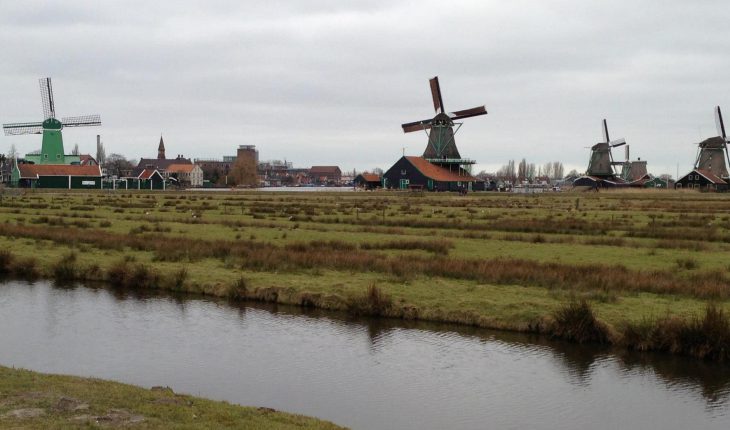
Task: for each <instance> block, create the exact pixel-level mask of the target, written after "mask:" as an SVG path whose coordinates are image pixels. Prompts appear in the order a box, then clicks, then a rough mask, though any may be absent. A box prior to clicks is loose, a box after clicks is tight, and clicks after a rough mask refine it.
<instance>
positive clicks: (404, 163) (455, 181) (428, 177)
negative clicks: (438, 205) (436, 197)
mask: <svg viewBox="0 0 730 430" xmlns="http://www.w3.org/2000/svg"><path fill="white" fill-rule="evenodd" d="M383 178H384V180H383V182H384V184H385V187H386V188H391V189H400V190H404V189H409V188H420V189H425V190H429V191H465V190H470V191H484V187H485V185H484V181H482V180H480V179H479V178H476V177H474V176H472V175H471V174H470V173H469V172H467V171H466V170H464V169H462V168H460V167H459V168H456V169H454V170H449V169H447V168H445V167H441V166H437V165H435V164H432V163H431V162H429V161H428V160H426V159H425V158H423V157H410V156H403V157H401V158H400V160H398V161H397V162H396V163H395V164H394V165H393V166H392V167H391V168H390V169H388V171H387V172H385V173H384V174H383Z"/></svg>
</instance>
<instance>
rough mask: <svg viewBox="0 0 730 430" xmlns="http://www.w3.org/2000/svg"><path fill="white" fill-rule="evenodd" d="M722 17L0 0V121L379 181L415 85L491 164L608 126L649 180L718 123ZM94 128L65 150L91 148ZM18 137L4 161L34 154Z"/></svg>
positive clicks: (411, 145)
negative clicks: (63, 117)
mask: <svg viewBox="0 0 730 430" xmlns="http://www.w3.org/2000/svg"><path fill="white" fill-rule="evenodd" d="M728 18H730V9H728V8H727V7H726V6H724V3H723V2H721V1H699V2H692V3H687V2H679V1H661V2H659V1H642V2H629V1H611V2H609V1H597V2H580V1H567V0H566V1H550V2H544V1H525V0H518V1H512V2H502V1H457V2H452V3H450V6H449V7H447V8H445V7H443V2H436V1H424V2H421V1H419V2H415V1H378V2H370V1H352V2H343V1H307V2H300V1H270V2H248V1H246V2H227V1H217V2H204V1H181V2H142V1H139V2H79V1H65V2H31V3H28V2H22V3H21V2H0V42H2V45H3V46H4V48H5V51H6V53H5V58H6V61H4V62H1V63H0V95H2V97H3V102H2V103H0V120H2V121H3V122H10V121H16V120H32V119H33V118H34V117H35V116H38V115H39V112H40V106H39V105H40V101H39V99H38V94H37V92H38V91H37V84H36V79H37V78H38V77H41V76H46V75H50V76H52V77H53V78H54V88H55V90H56V93H57V103H58V106H59V111H60V112H62V113H63V114H69V115H75V114H83V113H92V112H98V113H101V114H102V118H103V121H104V126H103V127H102V128H100V129H99V130H98V131H99V132H101V133H102V135H103V137H104V140H105V143H106V145H107V148H108V150H107V152H123V153H126V154H127V155H129V156H138V157H139V156H150V155H154V150H155V149H156V141H157V139H158V136H159V133H160V132H163V133H164V135H165V137H166V142H167V144H168V147H169V148H170V151H171V152H172V153H185V154H186V155H190V156H206V157H208V156H221V155H223V154H230V153H232V152H233V151H234V149H235V146H236V145H238V144H242V143H246V144H255V145H257V146H258V147H259V150H260V153H261V157H262V158H284V157H286V158H287V159H289V160H292V161H294V162H295V163H296V164H298V165H303V166H306V165H311V164H318V163H338V164H340V165H341V166H342V167H343V168H348V169H349V168H353V167H357V168H358V169H363V168H369V167H374V166H376V165H377V166H381V167H387V166H389V165H390V163H392V162H393V161H394V160H395V158H397V157H398V156H399V155H400V153H401V151H402V148H403V147H406V151H407V152H408V153H412V154H418V153H420V152H421V151H422V150H423V147H424V145H425V141H424V140H425V139H424V136H423V135H422V134H418V133H414V134H408V135H404V134H403V133H402V132H401V131H400V128H399V124H400V123H401V122H405V121H412V120H416V119H421V118H425V117H427V116H429V115H430V114H431V113H432V112H431V108H430V94H429V90H428V83H427V79H428V78H430V77H432V76H433V75H436V74H438V75H440V77H441V81H442V88H443V92H444V99H445V102H446V107H447V108H448V109H452V110H453V109H459V108H467V107H471V106H475V105H479V104H486V105H487V108H488V109H489V111H490V115H488V116H486V117H481V118H474V119H470V120H467V121H466V124H465V125H464V127H463V129H462V130H461V131H460V132H459V135H458V136H457V142H458V145H459V147H460V149H461V151H462V153H463V154H464V155H465V156H469V157H471V158H475V159H477V160H478V161H479V162H480V163H482V164H481V165H480V167H484V168H488V169H494V168H496V167H498V165H499V164H502V163H504V162H505V161H506V160H508V159H510V158H520V157H523V156H524V157H527V158H528V159H529V160H530V161H534V162H538V163H542V162H545V161H549V160H553V159H560V160H562V161H564V162H565V163H566V164H568V165H571V166H575V167H577V168H579V169H580V168H584V167H585V166H584V165H585V161H586V159H587V155H588V154H587V152H586V150H585V149H583V147H585V146H589V145H591V144H592V143H594V142H595V141H596V140H597V139H599V137H600V131H599V127H598V125H599V121H600V120H601V118H604V117H606V118H608V120H609V124H610V125H611V127H612V131H613V133H614V134H615V135H621V136H624V137H626V138H627V140H628V141H629V143H630V144H631V145H632V153H633V154H635V155H637V156H641V157H642V158H645V159H648V160H649V166H650V171H653V172H655V173H664V172H665V171H670V172H671V173H674V171H675V169H676V165H677V164H678V163H679V164H680V165H681V168H680V170H686V169H688V168H689V167H690V164H691V163H692V161H693V157H694V151H695V147H693V146H692V143H694V142H697V141H698V140H700V138H701V137H707V136H710V135H713V134H714V123H713V119H712V107H713V106H714V105H715V104H721V105H722V104H726V105H727V106H728V109H727V110H728V111H729V112H730V92H729V91H728V81H727V75H728V73H727V70H728V69H729V67H728V66H730V59H728V57H727V56H726V53H727V52H730V50H729V49H728V48H730V37H728V36H730V30H728V29H727V28H726V27H727V26H726V23H727V22H728ZM96 132H97V130H93V129H85V130H82V129H78V130H73V131H71V130H69V132H68V133H66V134H65V136H64V137H65V139H66V141H67V142H68V143H70V144H72V143H74V142H78V143H79V144H80V146H82V149H84V148H85V149H86V150H87V151H92V150H93V141H94V135H95V134H96ZM33 139H34V137H32V136H23V137H14V138H10V137H4V142H5V146H6V147H9V146H10V144H11V143H15V144H16V145H17V146H18V147H19V148H20V149H21V150H30V149H34V148H35V147H37V146H39V144H40V143H39V142H36V141H34V140H33Z"/></svg>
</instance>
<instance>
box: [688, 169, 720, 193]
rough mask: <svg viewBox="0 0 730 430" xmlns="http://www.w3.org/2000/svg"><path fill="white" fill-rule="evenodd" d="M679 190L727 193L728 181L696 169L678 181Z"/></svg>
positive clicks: (706, 171)
mask: <svg viewBox="0 0 730 430" xmlns="http://www.w3.org/2000/svg"><path fill="white" fill-rule="evenodd" d="M674 187H675V188H677V189H682V188H689V189H694V190H702V191H727V190H728V188H730V186H729V185H728V183H727V181H725V180H724V179H722V178H720V177H719V176H716V175H715V174H714V173H711V172H710V171H709V170H705V169H695V170H693V171H691V172H689V173H687V174H686V175H684V176H682V177H681V178H679V179H678V180H677V183H676V184H675V185H674Z"/></svg>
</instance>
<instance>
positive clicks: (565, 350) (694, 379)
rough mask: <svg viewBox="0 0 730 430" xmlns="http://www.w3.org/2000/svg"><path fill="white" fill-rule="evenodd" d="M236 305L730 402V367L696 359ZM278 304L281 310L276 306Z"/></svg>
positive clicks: (576, 375) (375, 344)
mask: <svg viewBox="0 0 730 430" xmlns="http://www.w3.org/2000/svg"><path fill="white" fill-rule="evenodd" d="M229 305H230V306H236V307H238V308H239V309H245V308H246V307H249V306H252V307H256V308H258V309H264V310H267V311H269V312H272V313H275V314H281V315H303V316H307V317H308V318H313V319H326V320H328V321H330V322H337V323H341V324H345V325H350V326H351V325H355V326H359V327H362V328H364V329H365V331H366V333H367V337H368V340H369V345H370V349H371V350H372V351H373V352H378V351H379V350H381V349H382V348H383V346H382V345H381V344H382V343H387V342H388V339H390V338H392V337H393V336H391V334H393V333H395V332H397V331H402V330H421V331H427V332H434V333H451V334H454V335H458V336H461V337H468V338H472V339H474V340H479V341H481V342H495V341H501V342H505V343H507V344H510V345H512V346H517V347H520V348H524V349H528V350H535V349H539V350H542V351H548V352H549V353H550V356H551V357H552V358H553V359H554V361H555V362H556V363H557V364H558V365H559V366H560V367H562V368H563V369H564V370H565V371H564V372H563V375H564V376H565V377H566V378H568V381H569V382H570V383H573V384H576V385H582V386H585V385H588V384H590V382H591V377H592V374H593V370H594V367H595V366H596V365H598V364H600V363H616V364H618V366H619V367H620V368H621V369H622V370H623V371H625V372H627V373H637V372H642V373H652V374H654V375H656V376H658V377H660V378H661V379H662V381H663V382H664V383H665V384H666V386H667V387H668V388H671V387H677V386H679V387H683V388H689V389H692V390H694V391H696V392H697V393H699V394H701V395H702V397H703V398H704V399H705V400H706V401H707V405H708V406H710V407H721V406H723V405H727V403H728V402H730V368H728V367H727V366H723V365H721V364H717V363H711V362H705V361H702V360H695V359H693V358H687V357H679V356H673V355H668V354H658V353H640V352H630V351H625V350H623V349H617V348H611V347H607V346H600V345H576V344H574V343H570V342H565V341H556V340H550V339H548V338H546V337H545V336H538V335H535V334H529V333H514V332H502V331H494V330H486V329H482V328H478V327H472V326H462V325H458V324H445V323H435V322H429V321H410V320H398V319H390V318H365V317H358V318H353V317H351V316H349V315H347V314H344V313H337V312H330V311H322V310H318V309H312V308H300V307H296V306H281V305H277V304H263V303H243V304H242V303H229ZM280 308H281V309H280Z"/></svg>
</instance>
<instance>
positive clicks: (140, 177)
mask: <svg viewBox="0 0 730 430" xmlns="http://www.w3.org/2000/svg"><path fill="white" fill-rule="evenodd" d="M122 180H123V181H124V186H125V188H126V189H128V190H164V189H165V188H166V187H165V178H163V177H162V174H161V173H160V171H159V170H157V169H154V168H149V169H143V170H142V171H140V172H139V173H138V174H136V175H134V176H129V177H126V178H122ZM117 188H121V186H119V185H117Z"/></svg>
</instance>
